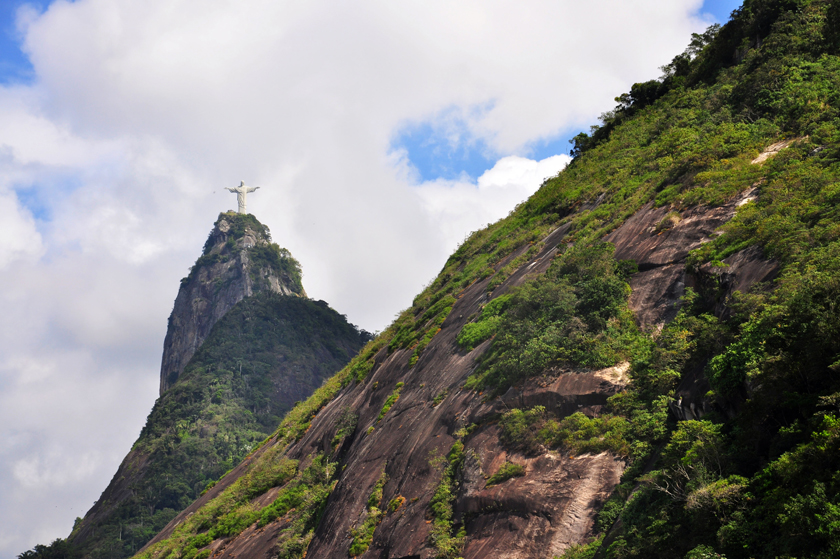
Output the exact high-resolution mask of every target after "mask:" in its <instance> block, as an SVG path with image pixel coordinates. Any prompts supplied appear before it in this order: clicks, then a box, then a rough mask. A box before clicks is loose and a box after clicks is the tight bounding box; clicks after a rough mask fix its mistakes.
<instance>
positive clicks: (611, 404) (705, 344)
mask: <svg viewBox="0 0 840 559" xmlns="http://www.w3.org/2000/svg"><path fill="white" fill-rule="evenodd" d="M838 24H840V2H838V1H836V0H833V1H831V2H829V1H819V0H786V1H784V0H752V1H750V0H748V1H747V2H746V3H745V5H744V6H743V7H742V8H741V9H740V10H738V11H737V12H736V13H735V14H734V17H733V20H732V21H730V22H729V23H728V24H727V25H726V26H724V27H723V28H722V29H718V28H716V27H713V28H711V29H710V30H709V31H708V32H707V33H706V34H704V35H696V36H694V37H693V40H692V43H691V45H690V46H689V48H688V49H687V50H686V52H685V53H683V54H681V55H679V56H677V57H676V58H675V59H674V61H673V62H672V63H671V64H670V65H668V66H667V67H666V68H665V75H664V76H663V78H662V79H661V80H658V81H652V82H647V83H642V84H636V85H635V86H634V87H633V89H632V90H631V92H630V93H627V94H624V95H622V96H620V97H619V98H617V101H618V102H619V105H618V106H617V107H616V108H615V109H614V110H613V111H610V112H608V113H605V114H604V115H603V117H602V124H601V125H600V126H597V127H593V130H591V131H590V133H588V134H581V135H579V136H578V137H576V138H575V140H574V144H575V145H574V150H573V154H574V155H575V160H574V161H573V163H572V164H571V165H570V166H569V167H568V168H567V169H566V170H564V171H563V172H561V173H560V174H559V175H558V176H557V177H555V178H553V179H550V180H548V181H546V183H545V184H544V185H543V186H542V188H541V189H540V190H539V192H537V193H536V194H535V195H534V196H533V197H532V198H531V199H529V200H528V201H527V202H525V203H523V204H522V205H520V206H519V207H518V208H517V209H516V210H515V211H514V212H512V213H511V215H510V216H509V217H508V218H506V219H504V220H502V221H500V222H498V223H496V224H494V225H492V226H490V227H488V228H487V229H485V230H483V231H479V232H477V233H475V234H473V235H472V236H471V237H470V238H469V239H468V240H467V241H466V242H465V243H464V244H463V245H462V246H461V247H460V248H459V249H458V250H457V251H456V252H455V254H453V256H452V257H451V258H450V259H449V261H448V262H447V264H446V265H445V267H444V269H443V270H442V272H441V274H440V275H439V276H438V278H437V279H436V280H435V281H434V282H433V283H432V284H431V285H430V286H429V287H428V288H427V289H426V290H425V291H424V292H423V293H421V294H420V295H418V296H417V297H416V298H415V300H414V302H413V304H412V306H411V307H410V308H408V309H406V311H404V312H403V313H402V314H401V315H400V316H399V318H398V319H397V320H396V321H395V323H394V324H393V325H391V327H389V328H388V329H387V330H386V331H385V332H383V333H382V334H381V335H380V336H379V337H378V338H377V339H375V340H373V341H372V342H370V343H369V344H368V346H367V347H366V348H365V349H364V350H363V351H362V352H361V354H360V355H359V356H357V357H356V358H354V360H353V361H352V362H351V364H350V365H349V366H348V367H347V368H345V369H344V370H342V371H341V372H340V373H339V374H338V375H336V376H335V377H333V378H332V379H331V380H330V381H329V382H328V383H327V384H325V385H324V386H323V387H322V388H320V389H319V390H317V391H316V392H315V394H314V395H313V396H312V397H311V398H310V399H309V400H307V401H306V402H304V403H302V404H300V405H298V406H297V407H296V408H295V409H294V410H293V411H292V412H290V414H289V415H288V416H287V417H286V418H285V419H284V421H283V422H282V423H281V425H280V427H279V428H278V429H277V431H276V432H275V433H274V435H273V436H272V437H271V438H270V439H269V440H268V441H267V442H266V443H265V444H264V445H263V446H262V447H261V448H260V449H259V450H258V451H256V452H254V453H253V454H252V455H251V456H249V457H248V459H246V460H245V461H244V462H242V463H241V464H240V465H239V466H237V467H236V468H235V469H234V470H233V472H231V473H230V474H228V475H227V476H225V477H224V478H223V479H222V480H221V481H220V482H219V483H218V484H217V485H216V486H215V487H214V488H213V489H212V490H210V491H209V492H208V493H207V494H206V495H204V496H203V497H201V498H200V499H199V500H198V501H196V502H195V503H193V504H192V505H191V506H190V507H189V508H188V509H186V510H185V511H184V512H183V513H181V514H180V515H179V516H178V517H176V518H175V519H174V520H173V521H172V522H170V524H169V525H168V526H167V527H166V528H165V529H164V530H163V531H162V532H161V533H160V534H158V535H157V536H156V537H155V538H154V539H153V540H152V542H151V543H150V545H149V546H147V547H146V548H145V549H144V550H143V552H142V553H141V554H139V556H140V557H144V558H145V557H149V558H162V557H167V556H171V555H172V554H174V556H179V557H184V558H187V559H189V558H193V557H201V558H204V557H209V556H212V557H236V556H248V557H303V556H304V555H305V556H306V557H307V558H310V559H312V558H315V559H321V558H333V557H347V556H350V557H355V556H360V557H382V558H386V557H387V558H403V559H407V558H421V557H422V558H427V557H443V558H447V557H451V558H454V557H459V556H460V557H465V558H480V557H550V556H552V555H564V556H566V557H593V556H598V557H674V558H683V557H689V558H700V557H719V556H720V555H718V554H719V553H723V554H725V556H726V557H729V558H730V559H731V558H736V557H743V558H748V557H793V556H796V557H800V558H802V557H835V556H837V555H838V554H840V530H838V529H837V522H838V519H840V516H838V514H840V513H838V511H840V478H839V477H838V474H837V472H838V471H840V423H839V422H838V419H837V418H838V415H837V414H838V412H839V411H840V405H838V402H840V396H838V394H840V376H839V375H840V365H839V364H840V314H838V312H837V311H838V310H840V309H838V308H837V305H838V302H840V275H839V274H840V221H838V218H840V215H838V212H840V209H838V204H840V187H838V184H840V180H838V179H840V163H839V162H838V156H840V98H838V95H840V93H838V92H840V57H838V52H840V39H838V37H840V32H838V31H837V30H838V29H840V25H838Z"/></svg>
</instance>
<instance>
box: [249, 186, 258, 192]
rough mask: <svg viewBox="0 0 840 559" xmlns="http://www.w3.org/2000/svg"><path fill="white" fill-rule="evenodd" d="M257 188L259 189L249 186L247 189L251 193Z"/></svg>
mask: <svg viewBox="0 0 840 559" xmlns="http://www.w3.org/2000/svg"><path fill="white" fill-rule="evenodd" d="M258 188H259V186H249V187H248V192H253V191H255V190H256V189H258Z"/></svg>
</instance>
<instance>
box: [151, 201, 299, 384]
mask: <svg viewBox="0 0 840 559" xmlns="http://www.w3.org/2000/svg"><path fill="white" fill-rule="evenodd" d="M259 291H271V292H274V293H279V294H281V295H299V296H303V297H305V296H306V292H305V291H304V290H303V286H302V285H301V281H300V268H299V266H298V264H297V262H296V261H295V260H294V259H293V258H292V257H291V255H290V254H289V252H288V251H286V250H285V249H280V248H278V247H277V246H276V245H273V244H272V243H271V237H270V235H269V234H268V229H267V228H266V227H265V226H264V225H262V224H261V223H259V222H258V221H257V220H256V219H254V218H253V216H251V215H250V214H247V215H241V214H237V213H233V212H228V213H224V214H221V215H220V216H219V219H218V220H217V221H216V223H215V225H214V227H213V231H211V233H210V236H209V237H208V238H207V243H206V244H205V246H204V252H203V254H202V256H201V258H199V259H198V261H197V262H196V263H195V265H194V266H193V267H192V269H191V270H190V274H189V276H187V277H186V278H184V279H183V280H182V281H181V287H180V289H179V290H178V296H177V297H176V298H175V306H174V308H173V309H172V314H171V315H170V316H169V327H168V329H167V331H166V338H165V339H164V342H163V358H162V362H161V368H160V394H163V393H164V392H166V391H167V390H168V389H169V387H170V386H172V384H174V383H175V381H176V380H177V379H178V376H179V375H180V374H181V373H182V372H183V371H184V367H185V366H186V365H187V363H189V361H190V359H191V358H192V356H193V355H194V354H195V352H196V350H197V349H198V348H199V347H200V346H201V344H202V343H203V342H204V340H205V339H206V338H207V336H208V334H210V330H211V329H212V328H213V325H214V324H216V322H217V321H218V320H219V319H220V318H221V317H222V316H224V315H225V314H226V313H227V312H228V311H229V310H230V309H231V308H233V306H234V305H236V303H238V302H239V301H241V300H242V299H244V298H245V297H249V296H251V295H253V294H254V293H257V292H259Z"/></svg>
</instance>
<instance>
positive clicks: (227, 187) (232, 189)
mask: <svg viewBox="0 0 840 559" xmlns="http://www.w3.org/2000/svg"><path fill="white" fill-rule="evenodd" d="M225 190H229V191H231V192H237V190H236V189H235V188H231V187H229V186H226V187H225Z"/></svg>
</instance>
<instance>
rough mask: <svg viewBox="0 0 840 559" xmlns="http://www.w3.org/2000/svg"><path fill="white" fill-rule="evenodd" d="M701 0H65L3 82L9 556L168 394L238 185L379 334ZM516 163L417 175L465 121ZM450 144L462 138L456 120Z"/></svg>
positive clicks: (84, 505) (114, 459)
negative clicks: (212, 238) (207, 261)
mask: <svg viewBox="0 0 840 559" xmlns="http://www.w3.org/2000/svg"><path fill="white" fill-rule="evenodd" d="M699 8H700V2H699V0H675V1H672V2H666V3H662V2H655V1H653V0H635V1H631V2H622V1H617V0H613V1H607V0H600V1H591V2H573V1H557V0H544V1H543V0H533V1H527V2H515V3H514V2H495V1H485V0H471V1H464V2H459V3H453V2H448V1H443V0H426V1H423V2H419V1H416V2H415V1H409V2H390V1H386V0H381V1H363V2H348V1H343V0H339V1H335V0H333V1H329V2H327V1H324V0H312V1H308V2H277V1H276V0H270V1H261V0H252V1H248V2H232V1H229V0H200V1H198V0H166V1H163V0H151V1H150V0H77V1H76V2H72V3H71V2H67V1H65V0H58V1H55V2H53V3H52V4H50V5H49V7H48V8H47V9H46V10H45V11H38V10H37V9H35V8H31V7H27V6H24V7H23V8H21V9H20V10H19V12H18V26H19V29H20V33H21V36H22V37H23V43H22V49H23V51H24V52H25V54H26V55H27V56H28V58H29V60H30V61H31V62H32V65H33V68H34V75H35V78H34V80H33V81H32V82H31V83H23V84H17V85H6V86H0V215H2V216H3V218H2V220H0V282H2V283H0V284H1V285H2V286H3V289H2V290H0V315H2V317H3V320H2V322H0V557H2V558H6V557H14V556H15V555H17V554H18V553H20V552H22V551H24V550H25V549H28V548H30V547H31V546H32V545H34V544H35V543H48V542H49V541H51V540H52V539H53V538H55V537H64V536H66V535H67V534H68V533H69V531H70V528H71V526H72V523H73V519H74V518H75V517H76V516H82V515H83V514H84V512H86V510H87V509H88V508H89V507H90V505H91V504H92V503H93V501H94V500H95V499H96V498H98V496H99V494H100V492H101V491H102V489H104V487H105V485H106V484H107V482H108V480H109V479H110V476H111V475H112V474H113V473H114V472H115V471H116V466H117V464H118V463H119V461H120V460H121V458H122V457H123V456H124V455H125V453H126V452H127V451H128V449H129V448H130V445H131V443H132V442H133V440H134V439H135V438H136V436H137V435H138V433H139V431H140V428H141V427H142V424H143V421H144V420H145V416H146V414H147V413H148V411H149V410H150V409H151V406H152V403H153V401H154V399H155V397H156V387H157V385H158V379H157V375H158V371H159V366H160V352H161V347H162V342H163V336H164V333H165V326H166V318H167V316H168V314H169V312H170V310H171V306H172V302H173V300H174V298H175V295H176V293H177V289H178V280H179V279H180V278H181V277H183V276H184V275H186V273H187V271H188V269H189V266H190V265H191V264H192V263H193V262H194V260H195V258H196V257H197V256H198V254H199V252H200V249H201V246H202V243H203V241H204V238H205V237H206V235H207V233H208V232H209V230H210V228H211V225H212V223H213V221H214V220H215V218H216V216H217V215H218V213H219V212H220V211H224V210H228V209H231V208H233V207H234V205H235V197H233V196H232V195H230V194H229V193H227V192H226V191H223V190H222V189H223V188H224V187H226V186H235V185H237V184H238V183H239V181H240V180H245V182H246V183H247V184H249V185H256V186H261V187H262V188H261V189H260V190H259V191H258V192H257V193H256V194H255V195H253V196H251V197H249V200H248V202H249V210H250V211H251V212H252V213H254V214H255V215H256V216H257V217H258V218H259V219H260V220H261V221H263V223H266V224H267V225H268V226H269V227H270V228H271V230H272V233H273V236H274V239H275V240H276V241H277V242H278V243H279V244H280V245H281V246H285V247H286V248H288V249H289V250H291V252H292V253H293V254H294V255H295V257H297V258H298V259H299V260H300V261H301V263H302V266H303V270H304V285H305V287H306V289H307V292H308V293H309V294H310V295H311V296H312V297H314V298H319V299H325V300H327V301H328V302H330V304H331V305H332V306H333V307H334V308H336V309H337V310H339V312H342V313H346V314H347V315H348V318H349V319H350V320H351V321H352V322H354V323H356V324H359V325H360V326H362V327H364V328H366V329H369V330H379V329H381V328H383V327H384V326H385V325H387V323H388V322H389V321H390V320H391V319H392V318H393V316H394V315H395V314H396V313H397V312H399V311H400V310H401V309H402V308H404V307H406V306H408V305H409V304H410V303H411V300H412V298H413V296H414V295H415V294H416V293H417V292H418V291H419V289H420V288H421V287H422V286H423V285H424V284H426V283H427V282H428V281H429V280H431V279H432V278H433V277H434V275H435V274H436V273H437V271H438V270H439V269H440V267H441V266H442V265H443V263H444V262H445V260H446V257H447V256H448V254H449V253H450V252H451V250H452V249H453V248H454V247H455V246H457V244H458V243H459V242H461V241H462V240H463V239H464V237H465V236H466V235H467V234H468V233H469V232H470V231H473V230H476V229H478V228H480V227H482V226H483V225H485V224H486V223H488V222H492V221H495V220H496V219H498V218H500V217H503V216H505V215H507V213H508V212H509V211H510V210H511V209H512V208H513V207H514V206H515V205H516V204H517V203H519V202H521V201H522V200H524V199H525V198H527V196H529V195H530V194H531V193H533V192H534V191H535V190H536V189H537V188H538V187H539V185H540V184H541V183H542V181H543V180H544V179H545V178H546V177H549V176H552V175H553V174H556V173H557V172H558V171H559V170H560V169H562V167H563V166H564V165H565V163H566V162H567V158H566V156H564V155H557V156H553V157H547V158H545V159H542V160H541V161H535V160H533V159H530V158H529V155H530V154H531V146H533V145H534V144H535V143H538V142H544V141H547V140H551V139H552V138H556V137H557V136H558V135H562V134H568V133H569V132H570V131H571V130H573V129H575V128H585V127H586V126H588V124H589V123H591V122H593V121H594V119H595V117H596V116H597V115H598V114H599V113H601V112H603V111H604V110H607V109H609V108H611V107H612V106H613V104H614V103H613V101H612V99H613V97H615V96H616V95H618V94H619V93H621V92H622V91H626V90H628V89H629V86H630V85H631V84H632V83H633V82H636V81H641V80H646V79H650V78H653V77H656V76H657V75H658V74H659V72H658V70H657V67H658V66H661V65H662V64H664V63H666V62H668V61H669V59H670V58H671V57H672V56H673V54H675V53H677V52H679V51H681V50H682V49H683V48H684V46H685V45H686V43H687V41H688V38H689V35H690V33H691V32H696V31H700V30H702V29H703V28H704V27H705V26H706V25H707V24H708V22H704V21H702V20H701V19H700V18H699V17H698V16H697V12H698V10H699ZM451 118H454V119H457V121H458V123H459V124H458V126H459V130H463V131H466V133H467V135H468V136H469V138H472V139H478V140H480V141H481V145H482V149H484V150H487V153H489V154H490V156H491V157H493V158H495V159H496V160H497V162H496V164H495V166H493V167H492V168H491V169H490V170H488V171H486V172H485V173H484V174H483V175H482V176H480V177H469V176H466V175H464V176H462V177H461V178H459V179H454V180H453V179H447V180H444V179H436V180H425V181H424V180H421V179H420V178H419V177H420V174H419V173H418V172H417V169H416V168H415V167H414V164H413V163H412V161H411V160H410V159H409V158H408V154H407V152H405V151H401V150H400V149H399V146H397V147H396V148H395V146H394V139H395V137H396V136H398V135H399V133H400V130H404V129H405V128H406V127H407V126H413V125H418V124H421V125H428V126H429V127H431V128H434V129H435V130H446V129H447V128H446V125H447V123H446V119H451ZM452 141H453V142H454V143H457V142H459V141H461V139H460V138H459V137H453V138H452Z"/></svg>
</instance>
